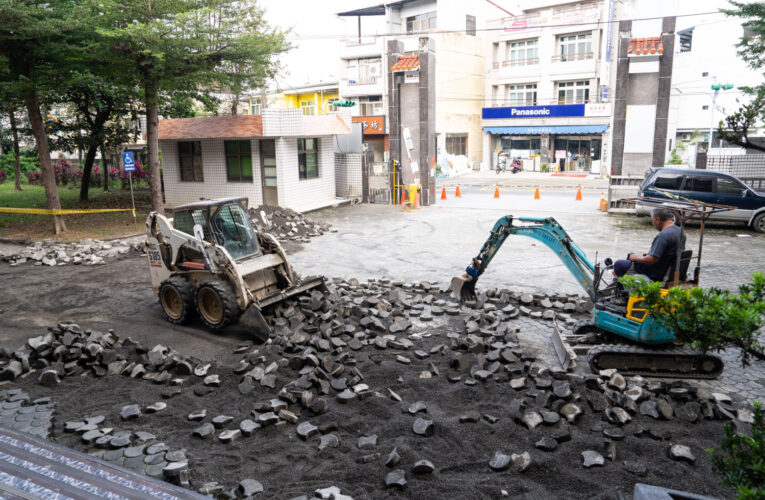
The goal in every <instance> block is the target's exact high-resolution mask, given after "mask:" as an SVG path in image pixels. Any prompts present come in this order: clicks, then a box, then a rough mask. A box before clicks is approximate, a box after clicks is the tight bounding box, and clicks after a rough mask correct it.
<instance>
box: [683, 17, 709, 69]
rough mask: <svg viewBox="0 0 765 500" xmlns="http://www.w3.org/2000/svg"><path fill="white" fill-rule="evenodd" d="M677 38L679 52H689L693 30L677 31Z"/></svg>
mask: <svg viewBox="0 0 765 500" xmlns="http://www.w3.org/2000/svg"><path fill="white" fill-rule="evenodd" d="M677 37H678V44H679V45H680V52H690V51H691V45H693V28H688V29H687V30H682V31H678V32H677ZM705 76H706V75H705Z"/></svg>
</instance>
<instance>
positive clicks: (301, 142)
mask: <svg viewBox="0 0 765 500" xmlns="http://www.w3.org/2000/svg"><path fill="white" fill-rule="evenodd" d="M297 141H298V169H299V172H300V179H301V180H302V179H316V178H317V177H319V139H298V140H297Z"/></svg>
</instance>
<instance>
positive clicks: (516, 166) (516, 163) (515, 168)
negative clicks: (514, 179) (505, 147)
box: [510, 158, 523, 174]
mask: <svg viewBox="0 0 765 500" xmlns="http://www.w3.org/2000/svg"><path fill="white" fill-rule="evenodd" d="M521 170H523V167H522V166H521V159H520V158H513V163H512V164H511V165H510V171H511V172H512V173H514V174H517V173H518V172H520V171H521Z"/></svg>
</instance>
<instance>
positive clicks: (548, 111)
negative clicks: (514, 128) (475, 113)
mask: <svg viewBox="0 0 765 500" xmlns="http://www.w3.org/2000/svg"><path fill="white" fill-rule="evenodd" d="M584 106H585V105H584V104H560V105H552V106H508V107H503V108H483V110H482V113H481V116H482V118H483V119H484V120H490V119H506V118H553V117H563V116H585V114H584Z"/></svg>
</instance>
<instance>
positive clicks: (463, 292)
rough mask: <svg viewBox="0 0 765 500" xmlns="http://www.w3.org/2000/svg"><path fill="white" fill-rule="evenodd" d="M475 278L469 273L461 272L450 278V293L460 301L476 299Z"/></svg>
mask: <svg viewBox="0 0 765 500" xmlns="http://www.w3.org/2000/svg"><path fill="white" fill-rule="evenodd" d="M475 283H476V280H475V279H474V278H473V277H472V276H470V275H469V274H463V275H462V276H457V277H455V278H452V284H451V286H450V287H449V290H450V291H451V295H452V297H453V298H454V299H455V300H459V301H460V302H471V301H474V300H475V299H476V294H475Z"/></svg>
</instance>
